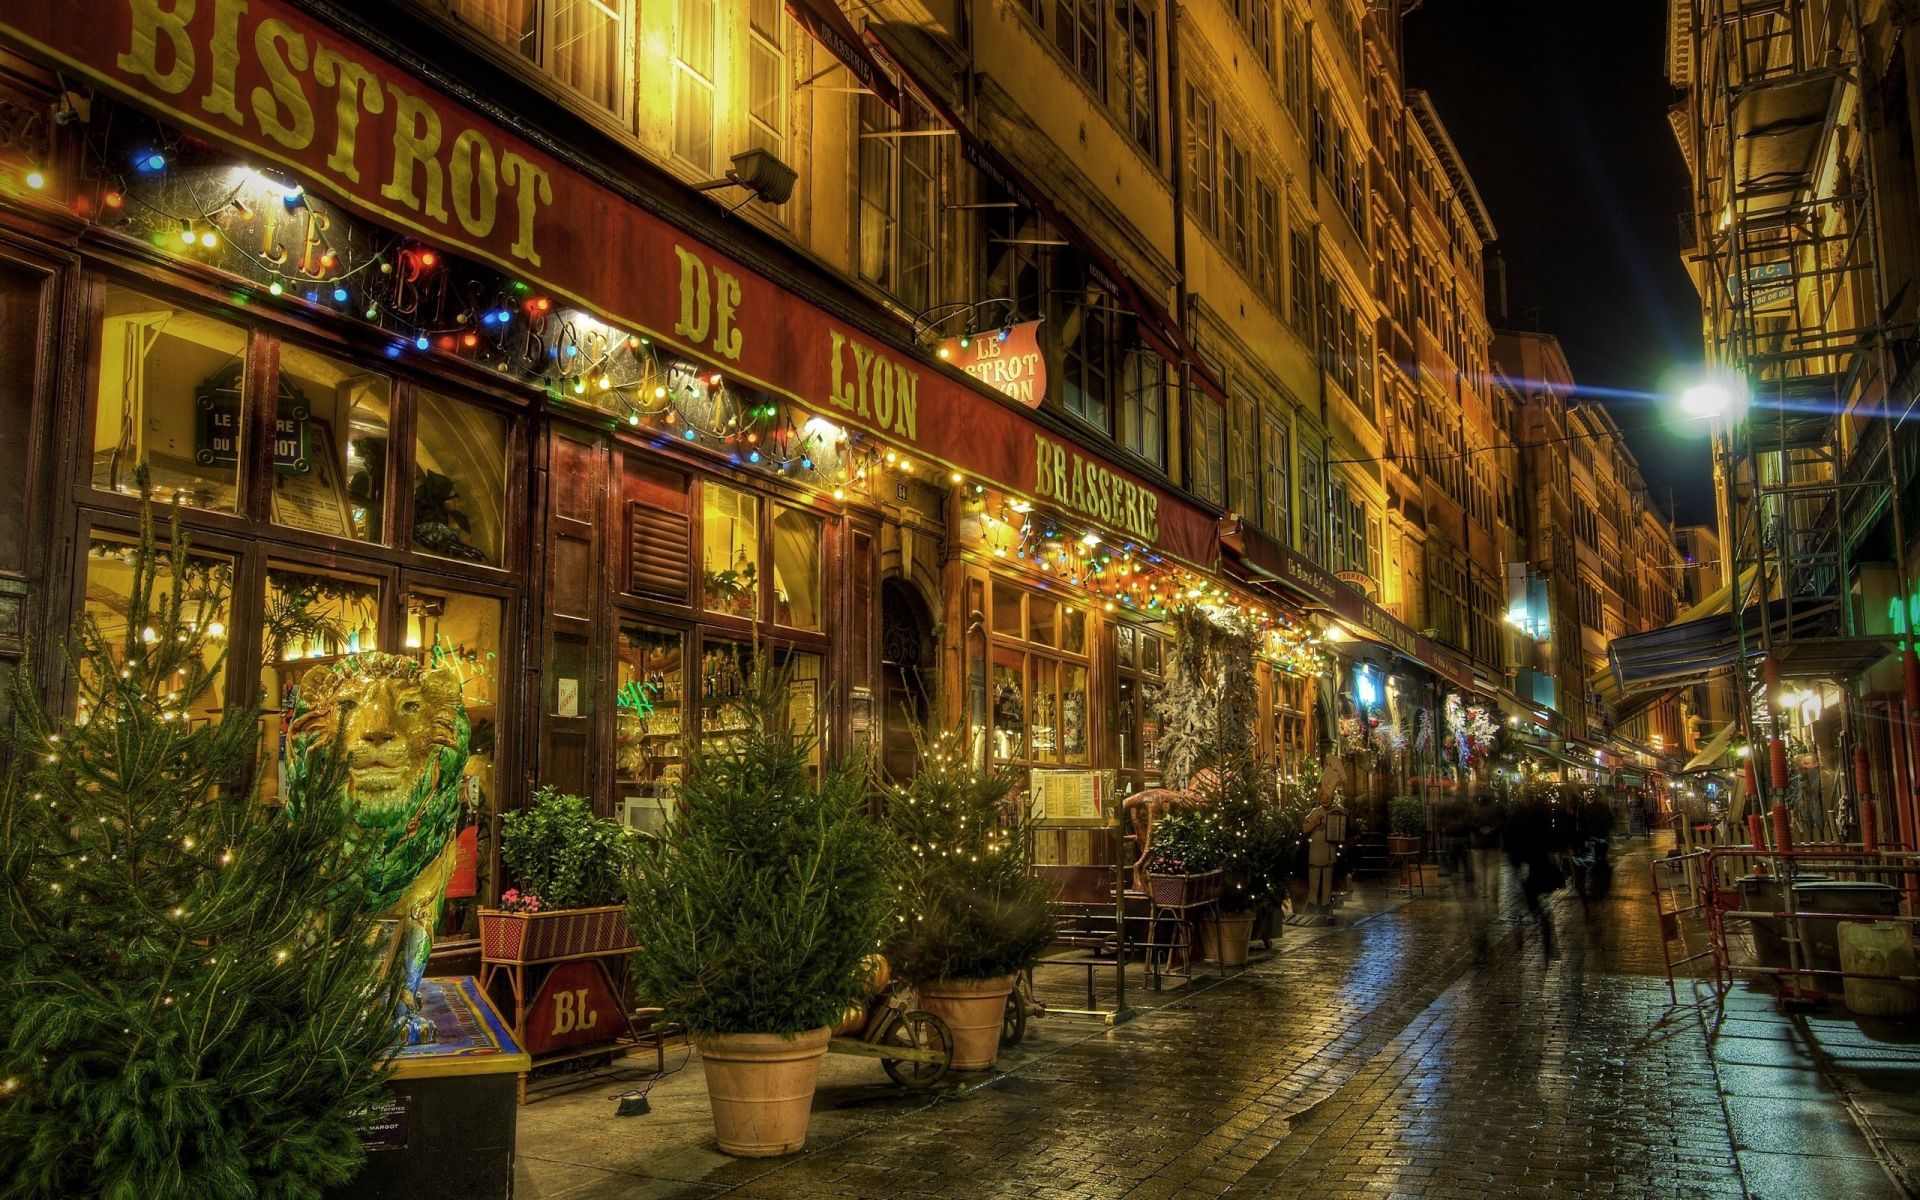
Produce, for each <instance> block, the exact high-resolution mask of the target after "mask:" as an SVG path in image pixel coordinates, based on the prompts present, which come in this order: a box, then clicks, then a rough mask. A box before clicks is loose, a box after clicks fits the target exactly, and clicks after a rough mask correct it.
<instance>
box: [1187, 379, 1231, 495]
mask: <svg viewBox="0 0 1920 1200" xmlns="http://www.w3.org/2000/svg"><path fill="white" fill-rule="evenodd" d="M1187 411H1188V413H1189V419H1188V423H1187V437H1188V440H1189V442H1190V445H1189V447H1188V455H1187V465H1188V468H1189V471H1190V474H1189V478H1188V480H1187V484H1188V489H1189V490H1190V491H1192V492H1193V494H1194V495H1196V496H1199V497H1201V498H1203V499H1206V500H1211V501H1213V502H1214V503H1215V504H1224V503H1225V502H1226V470H1227V465H1226V457H1227V430H1226V414H1225V413H1224V412H1223V411H1221V408H1220V402H1219V401H1217V400H1215V399H1214V398H1213V397H1211V396H1206V395H1202V394H1201V393H1200V392H1198V391H1193V392H1189V393H1188V394H1187Z"/></svg>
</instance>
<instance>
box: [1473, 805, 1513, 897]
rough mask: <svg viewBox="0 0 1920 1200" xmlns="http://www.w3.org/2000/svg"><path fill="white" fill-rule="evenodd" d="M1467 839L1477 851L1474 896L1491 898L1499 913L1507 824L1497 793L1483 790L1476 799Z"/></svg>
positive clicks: (1474, 862)
mask: <svg viewBox="0 0 1920 1200" xmlns="http://www.w3.org/2000/svg"><path fill="white" fill-rule="evenodd" d="M1467 820H1468V830H1467V841H1468V844H1469V845H1470V846H1471V848H1472V851H1473V890H1474V895H1476V896H1478V897H1479V898H1480V899H1482V900H1486V901H1490V902H1491V903H1492V904H1493V908H1494V911H1495V912H1498V911H1499V909H1500V869H1501V868H1500V841H1501V835H1502V827H1503V826H1504V825H1505V824H1506V819H1505V814H1503V813H1502V812H1501V811H1500V805H1499V803H1498V802H1497V801H1495V800H1494V798H1493V793H1492V792H1488V791H1482V792H1480V793H1479V794H1478V795H1476V796H1475V797H1474V798H1473V810H1472V812H1471V813H1470V814H1469V816H1468V819H1467Z"/></svg>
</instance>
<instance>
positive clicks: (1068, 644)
mask: <svg viewBox="0 0 1920 1200" xmlns="http://www.w3.org/2000/svg"><path fill="white" fill-rule="evenodd" d="M1060 648H1061V649H1062V650H1065V651H1066V652H1067V653H1069V654H1085V653H1086V652H1087V613H1086V610H1085V609H1078V608H1069V609H1067V611H1066V612H1065V613H1064V614H1062V618H1061V621H1060Z"/></svg>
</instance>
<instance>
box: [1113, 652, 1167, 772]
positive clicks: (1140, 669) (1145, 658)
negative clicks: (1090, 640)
mask: <svg viewBox="0 0 1920 1200" xmlns="http://www.w3.org/2000/svg"><path fill="white" fill-rule="evenodd" d="M1114 647H1115V654H1114V659H1115V665H1116V668H1117V669H1116V671H1115V691H1114V729H1115V731H1116V733H1117V735H1118V741H1119V750H1120V754H1119V774H1120V780H1119V782H1120V790H1121V792H1122V793H1128V792H1135V791H1139V790H1140V789H1141V788H1143V787H1147V786H1150V785H1151V784H1152V783H1154V782H1156V781H1157V779H1158V777H1159V773H1160V735H1161V724H1160V716H1159V714H1158V712H1157V711H1156V709H1157V707H1158V705H1159V702H1160V689H1161V687H1162V686H1163V684H1164V679H1165V675H1164V668H1165V658H1166V643H1165V641H1164V639H1162V638H1161V637H1160V635H1158V634H1156V633H1154V632H1152V631H1151V630H1148V629H1146V628H1144V627H1142V626H1136V625H1128V624H1124V623H1122V624H1118V625H1116V626H1115V627H1114Z"/></svg>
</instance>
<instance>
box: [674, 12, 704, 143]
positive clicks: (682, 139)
mask: <svg viewBox="0 0 1920 1200" xmlns="http://www.w3.org/2000/svg"><path fill="white" fill-rule="evenodd" d="M713 9H714V0H680V21H679V28H678V30H677V31H676V32H677V34H678V37H679V45H678V47H677V49H676V52H675V54H674V62H673V78H674V88H673V152H674V153H675V154H677V155H679V156H680V157H681V158H683V159H686V160H687V162H689V163H691V164H692V165H693V166H694V167H696V168H698V169H700V170H702V171H710V170H712V169H713V42H714V37H713V32H714V30H713V26H714V11H713Z"/></svg>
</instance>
